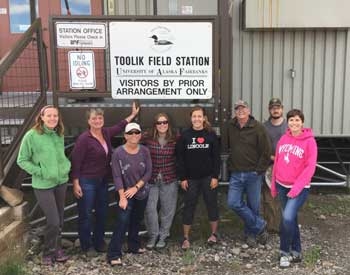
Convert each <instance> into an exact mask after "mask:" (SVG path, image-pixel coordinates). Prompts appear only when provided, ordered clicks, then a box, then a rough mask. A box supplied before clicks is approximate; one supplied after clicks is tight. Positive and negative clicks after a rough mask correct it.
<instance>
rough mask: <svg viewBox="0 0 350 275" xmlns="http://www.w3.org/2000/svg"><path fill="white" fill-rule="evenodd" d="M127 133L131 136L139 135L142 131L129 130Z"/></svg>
mask: <svg viewBox="0 0 350 275" xmlns="http://www.w3.org/2000/svg"><path fill="white" fill-rule="evenodd" d="M125 134H126V135H128V136H131V135H139V134H141V132H140V131H130V132H127V133H125Z"/></svg>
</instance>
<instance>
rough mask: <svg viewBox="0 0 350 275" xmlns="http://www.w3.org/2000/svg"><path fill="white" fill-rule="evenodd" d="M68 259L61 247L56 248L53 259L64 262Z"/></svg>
mask: <svg viewBox="0 0 350 275" xmlns="http://www.w3.org/2000/svg"><path fill="white" fill-rule="evenodd" d="M68 259H69V257H68V256H67V255H66V254H65V253H64V251H63V249H58V250H56V255H55V260H56V262H60V263H63V262H66V261H67V260H68Z"/></svg>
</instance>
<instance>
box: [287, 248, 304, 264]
mask: <svg viewBox="0 0 350 275" xmlns="http://www.w3.org/2000/svg"><path fill="white" fill-rule="evenodd" d="M290 255H291V261H290V262H291V263H300V262H301V260H302V257H301V254H300V253H299V252H296V251H292V253H290Z"/></svg>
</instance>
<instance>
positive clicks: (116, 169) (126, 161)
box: [112, 145, 152, 200]
mask: <svg viewBox="0 0 350 275" xmlns="http://www.w3.org/2000/svg"><path fill="white" fill-rule="evenodd" d="M112 173H113V181H114V184H115V187H116V191H118V190H119V189H122V188H124V189H125V190H126V189H128V188H130V187H133V186H135V184H136V183H137V182H138V181H139V180H143V182H144V183H145V184H144V186H143V187H142V188H140V190H138V191H137V193H136V194H135V198H136V199H139V200H142V199H144V198H145V197H146V196H147V195H148V192H149V186H148V181H149V180H150V179H151V176H152V160H151V154H150V152H149V150H148V148H147V147H146V146H144V145H139V151H138V152H137V153H136V154H129V153H128V152H126V151H125V149H124V145H121V146H119V147H117V149H115V151H114V152H113V155H112Z"/></svg>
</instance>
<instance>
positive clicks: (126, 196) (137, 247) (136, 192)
mask: <svg viewBox="0 0 350 275" xmlns="http://www.w3.org/2000/svg"><path fill="white" fill-rule="evenodd" d="M124 138H125V141H126V142H125V144H123V145H121V146H119V147H117V149H116V150H115V151H114V152H113V155H112V174H113V182H114V184H115V189H116V195H117V201H118V205H117V222H116V225H115V228H114V231H113V235H112V239H111V241H110V243H109V247H108V252H107V260H108V263H109V264H110V265H111V266H116V265H122V261H121V258H122V245H123V240H124V236H125V233H126V231H128V240H127V243H128V252H130V253H134V254H142V253H144V252H145V249H144V248H141V244H140V238H139V229H140V223H141V221H142V219H143V216H144V212H145V208H146V204H147V198H148V193H149V187H148V181H149V180H150V179H151V176H152V160H151V154H150V152H149V150H148V148H147V147H146V146H144V145H141V144H140V139H141V127H140V125H138V124H137V123H129V124H127V125H126V127H125V133H124Z"/></svg>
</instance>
